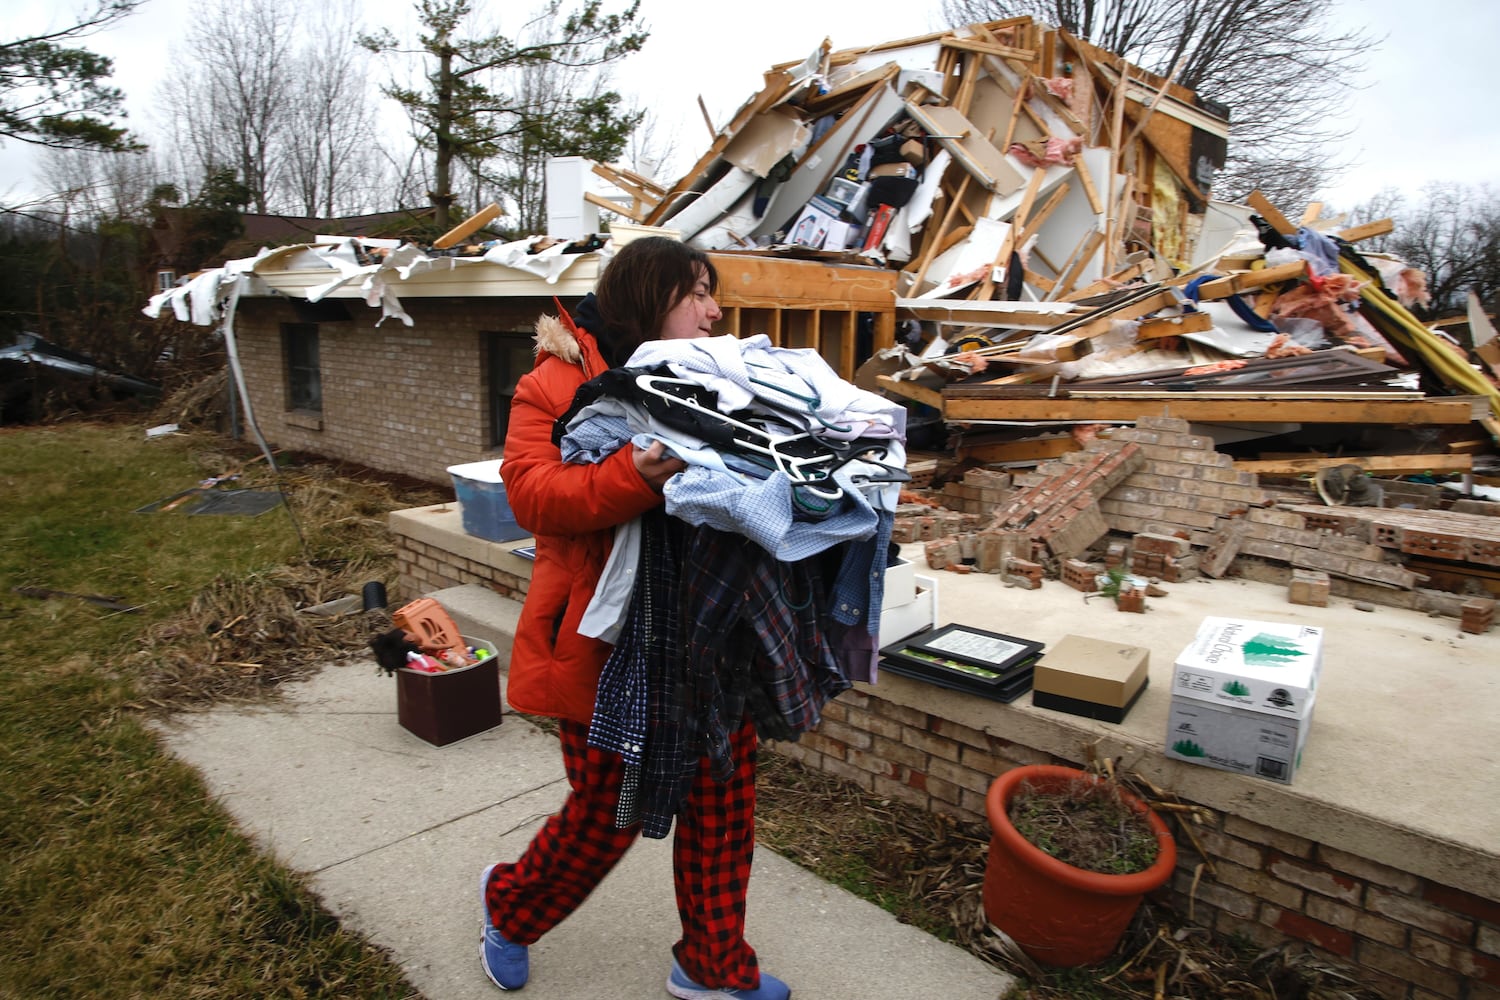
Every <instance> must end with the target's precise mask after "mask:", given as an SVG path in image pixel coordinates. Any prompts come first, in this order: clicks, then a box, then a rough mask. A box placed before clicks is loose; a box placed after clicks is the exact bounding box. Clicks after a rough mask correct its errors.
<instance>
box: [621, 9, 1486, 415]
mask: <svg viewBox="0 0 1500 1000" xmlns="http://www.w3.org/2000/svg"><path fill="white" fill-rule="evenodd" d="M1228 132H1229V121H1228V113H1227V111H1226V109H1224V108H1222V107H1219V106H1216V105H1214V104H1212V103H1211V102H1208V101H1204V100H1201V99H1199V98H1198V97H1197V96H1196V95H1195V94H1193V93H1192V92H1191V91H1188V90H1186V89H1184V88H1182V87H1179V86H1177V85H1175V84H1174V83H1172V81H1170V80H1168V79H1163V78H1161V77H1159V76H1156V75H1154V74H1151V73H1148V72H1146V71H1143V70H1141V69H1139V68H1138V67H1135V66H1131V65H1129V64H1128V63H1126V62H1125V61H1124V60H1122V59H1121V58H1119V57H1118V56H1116V55H1114V54H1112V53H1109V52H1105V51H1104V50H1102V49H1099V48H1097V47H1095V46H1093V45H1090V44H1089V43H1087V42H1084V41H1082V40H1081V39H1078V38H1075V37H1074V36H1072V35H1071V34H1069V33H1068V32H1066V31H1063V30H1060V29H1054V28H1049V27H1047V26H1045V25H1042V24H1040V23H1038V22H1036V21H1034V20H1033V19H1031V18H1028V17H1018V18H1010V19H1007V20H1002V21H994V22H989V23H985V24H974V25H968V26H966V27H962V28H957V29H954V30H951V31H945V32H937V33H933V34H928V35H923V36H919V37H915V38H907V39H902V40H898V41H893V42H888V43H884V44H881V45H874V46H869V47H865V48H860V49H847V50H841V51H831V47H830V46H829V44H828V43H826V42H825V43H824V45H823V46H822V47H821V48H819V49H818V50H816V51H815V52H813V53H812V54H810V55H809V56H808V57H807V58H806V59H803V60H800V61H798V62H794V63H783V64H778V65H776V66H773V67H772V68H771V69H770V70H769V71H767V72H766V74H765V85H764V87H763V88H762V89H761V90H760V91H759V92H758V93H757V94H755V95H753V96H752V97H751V98H750V99H749V100H748V101H746V102H745V103H744V105H743V106H742V107H741V108H740V109H739V111H738V112H737V113H736V114H735V116H734V118H733V120H732V121H731V122H730V123H729V124H728V125H727V126H725V127H724V128H723V129H722V130H721V131H720V132H719V133H718V135H717V137H716V138H715V140H714V141H713V143H712V145H711V146H710V148H709V149H708V150H707V151H706V152H704V154H703V155H702V156H701V157H700V158H699V160H698V162H697V163H696V164H694V166H693V167H692V169H691V170H689V172H688V173H687V174H686V175H684V176H683V177H682V178H681V179H679V180H678V181H676V182H675V183H674V184H672V185H670V186H659V185H654V184H651V183H649V182H645V181H643V179H642V178H640V177H638V176H635V175H626V174H623V172H620V171H618V170H617V169H616V168H611V167H607V166H602V165H596V166H595V168H594V169H595V173H597V174H599V175H600V176H601V177H603V178H605V179H606V180H608V181H611V182H613V183H614V184H615V185H616V188H617V189H618V190H619V191H621V192H623V193H624V197H623V198H621V199H619V200H616V201H613V202H610V201H606V200H602V199H598V198H594V199H592V200H593V201H594V202H595V204H598V205H601V206H608V207H611V208H613V209H615V210H616V211H618V212H619V213H620V214H622V215H624V216H625V217H626V218H627V219H629V220H630V221H631V222H633V223H639V224H642V225H643V226H650V227H659V228H661V229H664V230H666V231H669V232H671V233H674V234H676V235H677V236H679V237H680V238H682V239H684V240H686V241H688V242H690V243H692V244H694V245H697V246H699V247H702V248H704V249H708V250H716V251H730V252H755V253H772V254H791V255H800V256H813V257H817V258H820V259H824V260H827V261H829V262H830V263H850V264H868V265H874V266H882V267H888V268H893V269H897V270H898V271H899V280H898V283H897V302H896V308H897V317H898V319H899V320H902V321H905V330H906V331H907V337H906V338H905V343H904V344H903V345H901V346H900V347H898V348H897V349H896V350H895V351H893V352H890V355H889V356H888V357H887V358H886V359H885V360H884V361H883V362H882V364H881V365H880V366H879V375H878V376H877V378H878V384H879V385H881V387H882V388H884V389H885V390H887V391H890V392H894V393H896V394H900V395H904V396H907V397H909V398H912V399H914V400H916V401H919V402H922V403H927V404H931V405H932V406H934V407H935V408H937V409H938V410H940V411H942V412H943V414H944V416H945V417H949V418H950V419H952V418H955V417H957V418H958V419H959V420H960V421H961V422H965V423H968V424H970V425H973V424H975V423H984V422H986V421H993V422H1000V423H1004V422H1008V421H1020V422H1036V421H1038V420H1043V419H1047V418H1048V417H1050V418H1051V419H1054V420H1062V421H1071V422H1084V421H1090V420H1100V419H1104V420H1107V419H1117V420H1129V419H1131V418H1133V417H1134V416H1136V415H1137V414H1138V412H1140V410H1139V407H1140V406H1141V403H1142V402H1143V401H1146V400H1148V399H1149V398H1150V397H1151V396H1152V395H1156V396H1160V394H1162V393H1167V392H1172V393H1175V394H1176V398H1177V399H1179V400H1180V399H1182V398H1183V397H1182V393H1183V391H1185V390H1195V391H1198V392H1199V394H1200V396H1201V395H1206V391H1207V390H1212V391H1213V392H1215V393H1220V394H1229V395H1233V394H1239V395H1240V396H1241V397H1242V399H1243V400H1244V401H1247V402H1253V401H1256V400H1259V401H1264V400H1265V399H1267V398H1268V396H1267V394H1268V393H1272V394H1275V395H1277V396H1278V397H1280V396H1285V395H1288V394H1289V395H1293V396H1301V397H1303V398H1310V399H1316V400H1318V401H1323V400H1324V399H1325V398H1326V396H1327V394H1328V393H1332V392H1337V393H1338V394H1339V397H1338V398H1339V399H1341V400H1343V401H1345V402H1347V401H1348V400H1350V399H1352V398H1354V393H1355V392H1358V394H1359V395H1360V396H1362V397H1369V401H1371V402H1372V403H1373V404H1375V405H1374V406H1373V407H1365V408H1363V409H1360V410H1358V411H1356V410H1353V409H1351V408H1349V407H1345V408H1344V413H1345V414H1348V413H1353V412H1359V413H1361V414H1364V416H1363V417H1361V418H1360V420H1359V422H1370V421H1372V420H1373V421H1374V422H1380V420H1381V416H1380V414H1381V413H1382V412H1383V411H1382V409H1381V405H1384V404H1388V403H1392V402H1396V401H1405V402H1410V401H1412V400H1414V399H1420V398H1423V397H1424V395H1425V393H1424V390H1429V391H1435V392H1436V393H1438V394H1441V395H1458V396H1472V397H1475V398H1474V400H1473V405H1472V408H1463V412H1462V413H1461V414H1459V415H1458V416H1454V415H1453V414H1454V412H1456V411H1457V410H1458V409H1459V407H1458V406H1457V405H1455V406H1452V407H1448V412H1446V413H1443V414H1439V413H1438V412H1437V410H1433V411H1432V413H1433V415H1434V418H1435V422H1438V423H1450V424H1452V423H1468V422H1469V421H1471V420H1478V421H1479V422H1480V423H1481V424H1482V425H1483V427H1484V429H1485V430H1486V431H1487V432H1488V434H1489V435H1490V436H1491V437H1492V438H1493V437H1500V424H1497V423H1496V421H1495V419H1494V417H1493V412H1494V411H1495V410H1496V409H1500V392H1497V389H1496V383H1495V381H1494V378H1493V373H1492V371H1486V369H1487V368H1489V367H1490V366H1491V365H1493V364H1494V363H1495V361H1494V360H1492V359H1490V358H1489V357H1487V356H1486V355H1484V354H1482V353H1479V354H1476V357H1475V358H1474V359H1472V360H1470V359H1468V358H1465V357H1464V356H1463V352H1462V351H1461V350H1455V344H1454V343H1453V342H1452V341H1451V339H1448V338H1444V337H1443V336H1441V335H1440V334H1437V333H1435V332H1434V331H1432V330H1431V329H1429V328H1427V327H1426V326H1425V325H1424V324H1422V323H1421V322H1420V321H1418V320H1417V319H1416V317H1415V316H1414V315H1413V314H1412V313H1411V312H1410V311H1409V309H1410V307H1412V306H1414V305H1415V304H1417V303H1419V302H1423V296H1424V294H1425V290H1424V287H1423V286H1424V278H1423V276H1422V275H1421V274H1420V272H1417V271H1414V270H1413V269H1411V268H1408V267H1407V266H1406V265H1405V264H1404V263H1403V262H1402V261H1400V260H1398V259H1396V258H1393V257H1390V256H1387V255H1381V254H1374V253H1368V254H1361V253H1360V252H1358V250H1357V249H1356V244H1358V243H1359V242H1360V241H1363V240H1367V239H1369V238H1372V237H1375V236H1379V235H1383V234H1385V233H1388V232H1390V231H1391V228H1392V225H1391V223H1390V220H1381V221H1379V222H1375V223H1371V224H1368V225H1364V226H1358V227H1346V226H1343V225H1342V223H1341V222H1340V221H1338V220H1324V219H1320V218H1319V217H1318V216H1319V214H1320V208H1321V206H1309V210H1308V211H1307V212H1305V213H1303V215H1302V216H1301V218H1300V219H1299V220H1298V221H1296V222H1293V221H1291V220H1290V219H1289V218H1288V217H1287V216H1286V215H1284V214H1283V213H1282V212H1281V211H1280V210H1278V208H1277V207H1276V206H1274V205H1272V204H1270V203H1269V202H1268V201H1266V199H1264V198H1263V197H1261V196H1259V195H1258V194H1257V195H1254V196H1252V197H1251V198H1250V199H1249V204H1245V205H1239V204H1232V203H1228V202H1224V201H1218V200H1215V199H1214V198H1213V195H1212V188H1213V179H1214V173H1215V169H1216V168H1218V167H1221V166H1222V165H1223V160H1224V156H1225V152H1226V148H1227V139H1228ZM955 347H957V348H965V350H962V351H959V352H957V353H955ZM1490 350H1491V351H1493V350H1494V348H1493V345H1491V348H1490ZM1309 356H1313V357H1312V360H1307V359H1308V357H1309ZM1496 360H1500V359H1496ZM1226 373H1232V374H1226ZM1069 386H1077V388H1076V389H1070V388H1069ZM1039 387H1044V388H1039ZM1043 392H1045V399H1043V400H1041V402H1042V404H1043V405H1041V406H1037V405H1033V404H1036V403H1037V402H1038V396H1039V394H1041V393H1043ZM1085 395H1089V396H1090V398H1093V399H1095V400H1097V399H1098V398H1100V397H1101V396H1102V397H1115V398H1119V397H1122V396H1123V397H1126V400H1125V407H1124V408H1120V407H1114V408H1110V407H1102V408H1101V407H1099V406H1092V407H1090V406H1071V407H1070V406H1068V405H1066V404H1062V403H1060V402H1059V401H1060V400H1065V399H1069V398H1074V397H1078V398H1082V397H1084V396H1085ZM956 400H962V403H961V405H952V404H954V402H955V401H956ZM1454 402H1455V404H1456V403H1457V402H1458V401H1454ZM1269 409H1270V408H1269V407H1267V406H1260V407H1259V408H1258V411H1259V412H1257V413H1252V412H1251V411H1250V410H1249V409H1246V408H1244V407H1242V408H1241V410H1240V411H1238V412H1237V413H1235V414H1234V416H1235V417H1238V418H1240V419H1241V420H1249V421H1252V422H1254V421H1255V420H1257V419H1259V420H1262V421H1263V420H1266V419H1270V414H1269ZM1218 412H1219V413H1222V412H1223V409H1222V408H1220V410H1219V411H1218ZM1389 412H1390V416H1391V422H1392V423H1406V422H1410V420H1411V414H1412V413H1413V412H1419V411H1417V410H1413V409H1412V408H1410V407H1408V408H1406V409H1404V410H1401V411H1399V412H1398V411H1397V410H1395V409H1391V410H1390V411H1389ZM1278 418H1279V419H1282V420H1297V419H1311V418H1310V417H1309V416H1301V417H1298V416H1287V415H1286V412H1285V411H1282V413H1281V414H1279V417H1278ZM1199 419H1208V418H1206V417H1204V418H1199ZM1220 419H1222V417H1221V418H1220ZM1339 419H1341V420H1343V419H1349V418H1348V417H1347V416H1344V417H1340V418H1339ZM1416 422H1418V423H1422V422H1425V420H1424V419H1423V418H1420V417H1419V418H1418V419H1417V420H1416Z"/></svg>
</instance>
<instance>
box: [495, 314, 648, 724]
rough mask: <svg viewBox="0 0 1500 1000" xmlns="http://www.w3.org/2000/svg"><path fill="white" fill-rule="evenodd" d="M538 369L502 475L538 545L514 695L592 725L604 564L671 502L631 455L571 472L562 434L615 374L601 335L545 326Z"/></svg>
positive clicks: (540, 710) (601, 654) (604, 646)
mask: <svg viewBox="0 0 1500 1000" xmlns="http://www.w3.org/2000/svg"><path fill="white" fill-rule="evenodd" d="M536 343H537V359H536V365H535V367H533V368H532V370H531V371H530V372H528V373H527V374H526V375H525V376H523V377H522V378H521V381H520V383H519V384H518V385H517V386H516V394H515V398H514V399H513V401H512V402H511V407H510V428H509V430H508V431H507V432H506V435H505V458H504V461H503V462H502V464H501V466H500V475H501V478H502V479H503V480H504V481H505V495H506V499H507V500H508V501H509V503H510V509H511V511H512V512H513V513H514V514H515V518H516V522H517V523H518V524H520V525H521V527H523V528H525V529H526V530H528V531H530V532H531V533H532V534H533V535H534V536H535V537H536V562H535V563H534V564H533V565H532V570H531V588H530V589H529V590H528V591H527V593H526V601H525V603H524V604H523V605H522V607H521V620H520V623H519V624H518V625H517V627H516V640H515V644H514V645H513V646H512V647H511V654H510V677H509V680H508V683H507V695H508V698H509V701H510V704H511V707H512V708H514V709H515V710H516V711H518V712H525V713H527V714H528V715H552V716H561V717H562V718H566V719H572V720H574V721H576V722H581V723H584V724H587V723H588V722H589V720H590V718H591V717H592V716H593V712H594V694H595V692H596V690H597V689H598V686H599V671H600V670H601V669H602V668H603V666H604V661H605V660H606V659H607V658H608V657H609V653H610V649H611V647H610V645H609V644H608V643H605V642H601V641H600V640H598V639H592V638H588V637H586V636H581V635H579V634H578V621H579V619H580V618H581V617H582V616H583V612H584V609H585V608H587V607H588V603H589V600H590V599H591V598H592V597H593V595H594V587H595V585H597V584H598V582H599V574H600V573H601V572H602V571H603V569H604V561H605V559H607V558H608V556H609V550H610V545H611V543H612V542H613V540H614V528H615V525H618V524H623V523H624V522H626V521H629V520H631V519H632V518H635V517H638V516H639V515H641V514H643V513H645V512H646V511H648V510H650V509H651V508H652V507H655V506H656V505H657V504H659V503H661V502H662V498H661V494H659V493H657V492H656V491H655V490H653V489H652V488H651V487H650V486H649V485H648V484H647V483H646V481H645V480H644V479H642V478H641V474H640V472H638V471H637V470H636V467H635V462H634V461H633V460H632V459H631V449H630V448H629V446H627V447H624V448H621V449H620V450H619V451H617V452H615V453H614V454H613V455H611V456H609V458H607V459H605V460H604V461H603V462H601V463H599V464H597V465H576V464H565V463H564V462H563V461H562V455H561V453H560V452H559V451H558V449H557V446H556V445H554V444H553V443H552V426H553V423H554V422H555V421H556V420H557V418H558V417H560V416H562V415H563V414H564V413H566V412H567V410H568V408H569V407H570V406H571V405H572V403H573V393H574V392H575V391H576V390H577V388H578V387H579V386H580V385H582V384H583V383H584V382H586V381H588V380H589V379H591V378H593V377H594V376H596V375H599V374H601V373H603V372H604V370H605V369H606V368H607V367H608V365H606V364H605V362H604V358H603V357H602V356H601V355H600V353H599V345H598V343H597V342H596V341H595V340H594V337H593V335H592V334H590V333H589V332H588V331H586V330H583V329H581V328H578V327H575V326H574V325H573V324H572V322H571V321H570V320H568V319H567V317H566V314H564V318H563V319H561V320H559V319H558V318H557V317H554V316H543V317H542V318H541V319H540V320H538V321H537V325H536Z"/></svg>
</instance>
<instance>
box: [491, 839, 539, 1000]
mask: <svg viewBox="0 0 1500 1000" xmlns="http://www.w3.org/2000/svg"><path fill="white" fill-rule="evenodd" d="M494 870H495V866H494V865H490V866H489V867H488V868H486V869H485V870H484V874H483V875H481V876H479V907H480V909H481V910H482V911H483V912H484V942H483V943H482V944H480V946H479V961H480V962H481V963H482V964H483V965H484V974H485V975H486V976H489V977H490V982H492V983H494V984H495V985H496V986H498V987H500V988H501V989H502V990H518V989H520V988H521V987H522V986H525V985H526V979H527V977H529V976H530V975H531V960H530V959H529V958H528V957H527V955H526V946H525V945H524V944H511V943H510V942H509V941H507V940H505V935H504V934H501V933H500V929H499V928H498V927H496V926H495V925H494V924H492V923H490V908H489V904H487V903H486V902H485V901H484V896H485V890H486V889H488V888H489V885H490V872H492V871H494Z"/></svg>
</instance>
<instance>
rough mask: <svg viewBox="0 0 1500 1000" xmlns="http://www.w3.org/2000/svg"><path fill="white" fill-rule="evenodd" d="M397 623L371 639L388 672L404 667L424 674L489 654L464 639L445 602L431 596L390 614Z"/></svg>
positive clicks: (458, 666)
mask: <svg viewBox="0 0 1500 1000" xmlns="http://www.w3.org/2000/svg"><path fill="white" fill-rule="evenodd" d="M391 624H393V625H395V626H396V627H395V628H393V629H391V630H390V631H389V632H386V633H384V634H383V635H378V636H376V637H375V638H374V639H371V640H370V648H371V649H372V650H374V652H375V660H376V662H377V663H379V664H380V666H381V668H383V669H384V670H385V671H386V672H387V673H395V672H396V671H397V670H400V669H401V668H403V667H405V668H406V669H408V670H416V671H420V672H421V673H425V674H437V673H442V672H443V671H445V670H458V669H462V668H463V667H471V666H473V665H474V664H476V663H478V662H479V661H480V660H483V659H485V658H486V657H488V656H489V650H487V649H484V648H483V647H473V646H470V645H469V644H468V643H467V642H465V641H464V637H463V636H462V635H461V634H460V633H459V630H458V626H457V625H456V624H454V622H453V619H452V618H451V617H449V615H448V612H447V611H444V610H443V606H442V605H441V604H439V603H438V602H437V601H435V600H433V599H432V598H431V597H420V598H418V599H417V600H415V601H412V602H411V603H410V604H407V605H405V606H403V607H401V608H400V609H399V610H397V611H396V612H395V613H394V614H392V615H391Z"/></svg>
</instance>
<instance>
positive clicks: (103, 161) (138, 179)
mask: <svg viewBox="0 0 1500 1000" xmlns="http://www.w3.org/2000/svg"><path fill="white" fill-rule="evenodd" d="M42 172H43V175H44V177H45V178H46V180H47V184H48V187H49V188H50V189H51V192H52V195H51V198H50V199H49V200H50V201H51V202H52V203H54V204H57V205H61V206H65V208H66V210H67V213H68V214H69V215H70V216H71V217H73V218H74V219H77V220H88V221H91V222H95V223H97V222H98V221H99V220H103V219H130V220H135V221H141V220H144V218H145V208H146V205H147V204H148V203H149V202H150V200H151V193H152V191H153V189H154V188H155V187H156V185H157V183H158V180H159V178H160V177H161V176H162V172H161V170H160V169H159V167H158V164H157V162H156V159H155V158H154V157H153V156H151V155H150V154H147V153H142V154H136V155H131V156H121V155H119V154H118V153H106V152H100V151H98V150H84V149H53V150H49V151H48V152H47V155H46V156H45V157H44V159H43V161H42Z"/></svg>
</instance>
